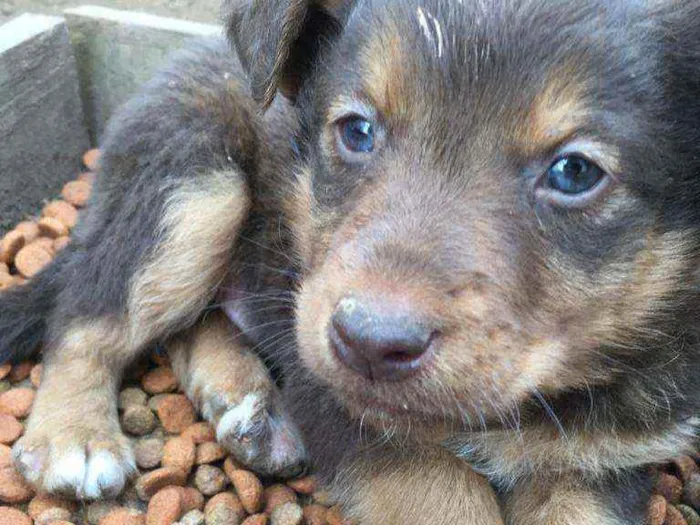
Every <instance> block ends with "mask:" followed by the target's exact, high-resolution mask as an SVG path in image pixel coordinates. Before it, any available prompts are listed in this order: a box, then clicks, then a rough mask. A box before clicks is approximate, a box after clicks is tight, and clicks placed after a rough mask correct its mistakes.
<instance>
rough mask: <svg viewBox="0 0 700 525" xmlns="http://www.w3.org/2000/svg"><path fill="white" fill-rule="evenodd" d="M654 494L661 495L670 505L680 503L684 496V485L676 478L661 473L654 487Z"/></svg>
mask: <svg viewBox="0 0 700 525" xmlns="http://www.w3.org/2000/svg"><path fill="white" fill-rule="evenodd" d="M654 492H656V493H657V494H661V495H662V496H663V497H664V498H666V501H668V502H669V503H674V504H675V503H678V502H680V500H681V494H683V484H682V483H681V480H679V479H678V478H677V477H676V476H673V475H671V474H666V473H663V472H662V473H661V474H660V475H659V479H658V480H657V482H656V486H655V487H654Z"/></svg>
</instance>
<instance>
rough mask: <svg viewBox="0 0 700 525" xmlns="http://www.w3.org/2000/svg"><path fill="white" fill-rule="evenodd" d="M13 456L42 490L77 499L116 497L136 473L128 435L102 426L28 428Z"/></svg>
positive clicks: (27, 477) (23, 470) (22, 471)
mask: <svg viewBox="0 0 700 525" xmlns="http://www.w3.org/2000/svg"><path fill="white" fill-rule="evenodd" d="M13 455H14V458H15V463H16V465H17V468H18V469H19V471H20V472H21V473H22V475H23V476H24V477H25V478H26V479H27V480H28V481H29V482H30V483H32V484H33V485H34V486H36V487H37V488H38V489H41V490H43V491H46V492H49V493H52V494H59V495H61V496H65V497H70V498H75V499H107V498H114V497H116V496H117V495H119V493H120V492H121V491H122V490H123V489H124V486H125V484H126V482H127V480H128V479H129V478H130V477H131V476H132V475H133V474H134V473H136V462H135V460H134V455H133V452H132V450H131V446H130V444H129V441H128V439H127V438H126V437H125V436H124V435H122V434H121V433H115V434H109V433H106V432H104V431H103V430H102V431H95V430H94V429H87V428H83V429H76V428H71V429H61V430H59V431H58V432H57V433H54V434H53V435H46V434H45V433H43V432H39V433H36V432H31V431H28V432H27V434H25V436H24V437H23V438H22V439H21V440H19V441H18V442H17V443H16V444H15V446H14V448H13Z"/></svg>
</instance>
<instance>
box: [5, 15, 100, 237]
mask: <svg viewBox="0 0 700 525" xmlns="http://www.w3.org/2000/svg"><path fill="white" fill-rule="evenodd" d="M88 147H89V140H88V133H87V129H86V128H85V122H84V118H83V111H82V104H81V100H80V95H79V90H78V75H77V70H76V63H75V59H74V56H73V51H72V48H71V45H70V40H69V38H68V27H67V25H66V24H65V21H64V20H63V19H61V18H56V17H49V16H44V15H22V16H20V17H18V18H16V19H14V20H12V21H10V22H8V23H7V24H4V25H3V26H0V231H6V230H7V229H8V227H9V226H11V225H13V224H15V223H16V222H18V221H20V220H22V219H23V218H24V217H26V215H27V214H28V213H31V212H34V211H35V210H37V209H38V208H40V207H41V203H42V200H43V199H46V198H47V197H50V196H52V195H54V194H56V193H58V192H59V191H60V189H61V186H62V185H63V183H64V182H65V181H67V180H69V179H71V178H74V177H75V175H76V173H77V172H78V170H79V167H80V156H81V154H82V152H84V151H85V150H86V149H87V148H88Z"/></svg>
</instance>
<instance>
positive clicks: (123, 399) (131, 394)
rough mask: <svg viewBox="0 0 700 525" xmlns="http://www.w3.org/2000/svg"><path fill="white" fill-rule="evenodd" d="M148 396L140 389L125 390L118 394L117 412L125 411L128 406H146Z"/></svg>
mask: <svg viewBox="0 0 700 525" xmlns="http://www.w3.org/2000/svg"><path fill="white" fill-rule="evenodd" d="M147 401H148V396H147V395H146V392H144V391H143V390H141V389H140V388H134V387H130V388H125V389H124V390H122V391H121V392H119V410H126V409H127V408H129V407H130V406H146V402H147Z"/></svg>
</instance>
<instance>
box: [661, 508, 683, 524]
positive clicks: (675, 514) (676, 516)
mask: <svg viewBox="0 0 700 525" xmlns="http://www.w3.org/2000/svg"><path fill="white" fill-rule="evenodd" d="M664 525H688V524H687V522H686V521H685V518H683V514H681V513H680V511H679V510H678V509H677V508H676V507H674V506H673V505H669V506H667V507H666V518H665V519H664Z"/></svg>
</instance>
